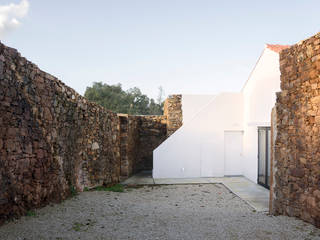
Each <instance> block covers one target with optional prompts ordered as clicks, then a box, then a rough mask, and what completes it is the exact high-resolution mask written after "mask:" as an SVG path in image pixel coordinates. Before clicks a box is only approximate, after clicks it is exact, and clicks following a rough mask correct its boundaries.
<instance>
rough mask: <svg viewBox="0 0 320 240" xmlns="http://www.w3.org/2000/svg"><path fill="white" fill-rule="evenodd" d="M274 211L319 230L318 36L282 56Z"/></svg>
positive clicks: (319, 101) (319, 46)
mask: <svg viewBox="0 0 320 240" xmlns="http://www.w3.org/2000/svg"><path fill="white" fill-rule="evenodd" d="M280 70H281V90H282V91H281V92H280V93H278V94H277V103H276V118H277V120H276V127H277V130H276V131H277V135H276V142H275V155H274V181H275V182H274V192H273V204H272V205H273V206H272V212H273V213H274V214H284V215H289V216H295V217H298V218H301V219H303V220H305V221H308V222H310V223H313V224H315V225H316V226H318V227H320V147H319V146H320V33H319V34H317V35H315V36H313V37H311V38H309V39H307V40H304V41H302V42H300V43H298V44H296V45H294V46H292V47H290V48H288V49H285V50H283V51H282V52H281V53H280Z"/></svg>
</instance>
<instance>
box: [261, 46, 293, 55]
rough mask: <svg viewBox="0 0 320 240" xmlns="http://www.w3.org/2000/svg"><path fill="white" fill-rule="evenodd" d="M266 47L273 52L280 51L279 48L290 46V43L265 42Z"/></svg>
mask: <svg viewBox="0 0 320 240" xmlns="http://www.w3.org/2000/svg"><path fill="white" fill-rule="evenodd" d="M266 47H267V48H269V49H270V50H272V51H274V52H277V53H279V52H281V50H283V49H286V48H288V47H290V45H279V44H266Z"/></svg>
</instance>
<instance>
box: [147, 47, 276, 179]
mask: <svg viewBox="0 0 320 240" xmlns="http://www.w3.org/2000/svg"><path fill="white" fill-rule="evenodd" d="M279 90H280V70H279V54H278V53H277V52H275V51H272V50H270V49H269V48H267V47H266V48H265V50H264V51H263V53H262V55H261V57H260V59H259V60H258V62H257V64H256V66H255V68H254V70H253V71H252V73H251V75H250V77H249V79H248V81H247V82H246V84H245V86H244V88H243V89H242V91H241V92H239V93H221V94H218V95H216V96H213V95H182V113H183V125H182V127H181V128H179V129H178V130H177V131H176V132H175V133H174V134H172V135H171V136H170V137H169V138H168V139H167V140H166V141H165V142H163V143H162V144H161V145H160V146H159V147H158V148H157V149H155V150H154V152H153V177H154V178H192V177H223V176H226V175H244V176H246V177H247V178H249V179H250V180H252V181H254V182H256V181H257V169H258V159H257V148H258V145H257V142H258V140H257V139H258V135H257V131H258V127H259V126H270V117H271V116H270V115H271V109H272V107H273V105H274V103H275V92H277V91H279Z"/></svg>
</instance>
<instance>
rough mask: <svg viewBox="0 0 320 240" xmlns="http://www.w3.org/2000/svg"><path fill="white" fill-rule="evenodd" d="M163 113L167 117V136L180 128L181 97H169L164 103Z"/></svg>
mask: <svg viewBox="0 0 320 240" xmlns="http://www.w3.org/2000/svg"><path fill="white" fill-rule="evenodd" d="M163 110H164V111H163V112H164V113H163V115H164V116H166V117H167V129H168V132H167V134H168V136H170V135H171V134H173V133H174V132H175V131H176V130H177V129H179V128H180V127H181V126H182V95H171V96H169V97H168V98H167V99H166V100H165V102H164V109H163Z"/></svg>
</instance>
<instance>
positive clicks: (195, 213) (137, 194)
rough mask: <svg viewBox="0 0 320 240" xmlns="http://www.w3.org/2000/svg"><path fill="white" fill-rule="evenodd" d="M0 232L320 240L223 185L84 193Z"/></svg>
mask: <svg viewBox="0 0 320 240" xmlns="http://www.w3.org/2000/svg"><path fill="white" fill-rule="evenodd" d="M29 215H32V216H25V217H22V218H21V219H19V220H15V221H12V222H9V223H7V224H5V225H3V226H1V227H0V239H1V240H2V239H8V240H11V239H12V240H18V239H24V240H30V239H37V240H41V239H55V240H57V239H139V240H146V239H199V240H200V239H223V240H228V239H234V240H235V239H263V240H266V239H282V240H286V239H288V240H293V239H297V240H303V239H304V240H307V239H320V229H317V228H315V227H313V226H312V225H310V224H308V223H305V222H303V221H300V220H297V219H295V218H289V217H284V216H277V217H275V216H269V215H267V214H266V213H263V212H257V211H255V210H254V209H253V208H252V207H251V206H250V205H248V204H247V203H246V202H245V201H243V200H242V199H240V198H239V197H237V196H236V195H235V194H233V193H232V192H230V190H228V189H227V188H226V187H224V185H222V184H193V185H149V186H138V187H126V188H125V190H124V192H106V191H89V192H83V193H81V194H79V195H77V196H75V197H73V198H71V199H69V200H66V201H64V202H63V203H61V204H55V205H51V206H47V207H44V208H42V209H39V210H36V211H35V212H34V213H33V214H29Z"/></svg>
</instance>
